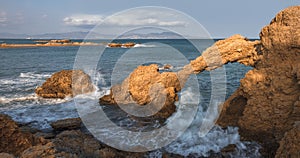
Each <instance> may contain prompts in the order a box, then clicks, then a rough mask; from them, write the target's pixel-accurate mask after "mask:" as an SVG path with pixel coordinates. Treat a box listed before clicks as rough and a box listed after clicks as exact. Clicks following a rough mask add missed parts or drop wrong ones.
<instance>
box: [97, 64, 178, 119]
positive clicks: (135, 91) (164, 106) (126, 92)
mask: <svg viewBox="0 0 300 158" xmlns="http://www.w3.org/2000/svg"><path fill="white" fill-rule="evenodd" d="M178 89H180V83H179V80H178V79H177V75H176V73H173V72H163V73H160V72H159V69H158V65H156V64H151V65H149V66H138V67H137V68H136V69H135V70H134V71H133V72H132V73H131V74H130V75H129V77H128V78H126V79H125V80H124V81H123V82H122V83H121V84H118V85H114V86H113V87H112V88H111V91H110V94H108V95H105V96H103V97H101V98H100V104H102V105H103V104H119V105H122V106H130V105H136V106H146V105H148V107H149V108H148V110H149V111H156V112H157V113H156V114H155V116H154V118H163V119H165V118H168V117H169V116H170V115H172V113H174V112H175V109H176V106H175V105H174V102H175V101H176V100H178V96H177V94H176V92H177V91H178ZM153 113H155V112H153Z"/></svg>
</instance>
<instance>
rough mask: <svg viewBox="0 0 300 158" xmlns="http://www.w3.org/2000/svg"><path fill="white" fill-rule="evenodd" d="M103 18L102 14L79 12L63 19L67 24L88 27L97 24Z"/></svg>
mask: <svg viewBox="0 0 300 158" xmlns="http://www.w3.org/2000/svg"><path fill="white" fill-rule="evenodd" d="M103 18H104V17H103V16H101V15H88V14H77V15H73V16H69V17H65V18H64V20H63V21H64V23H65V24H66V25H71V26H78V27H86V26H95V25H97V24H98V23H100V22H102V21H103Z"/></svg>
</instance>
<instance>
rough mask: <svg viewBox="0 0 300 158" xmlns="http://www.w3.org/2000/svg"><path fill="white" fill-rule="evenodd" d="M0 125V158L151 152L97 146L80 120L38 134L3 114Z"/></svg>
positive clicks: (126, 157) (131, 156) (217, 156)
mask: <svg viewBox="0 0 300 158" xmlns="http://www.w3.org/2000/svg"><path fill="white" fill-rule="evenodd" d="M0 121H1V123H2V125H1V126H0V130H1V133H0V134H1V144H0V157H3V158H16V157H20V158H37V157H47V158H56V157H65V158H81V157H95V158H96V157H104V158H115V157H120V158H140V157H149V156H150V155H151V152H137V153H135V152H126V151H121V150H118V149H115V148H112V147H109V146H107V145H105V144H103V143H101V142H100V141H98V140H97V139H96V138H94V137H93V136H92V135H91V134H90V133H89V132H88V130H87V129H86V128H85V127H84V125H83V123H82V122H81V119H80V118H71V119H65V120H59V121H56V122H53V123H51V126H52V130H51V131H40V130H38V129H34V128H31V127H29V126H27V125H22V124H18V123H16V122H15V121H13V120H12V119H11V118H10V117H9V116H7V115H3V114H0ZM161 152H162V157H164V158H183V157H184V156H181V155H176V154H173V153H168V152H166V151H161ZM234 152H236V147H235V146H234V145H228V146H226V147H224V148H223V149H222V150H221V151H220V152H219V153H214V152H213V151H211V153H210V155H211V157H214V158H223V157H226V156H229V155H230V154H231V153H234Z"/></svg>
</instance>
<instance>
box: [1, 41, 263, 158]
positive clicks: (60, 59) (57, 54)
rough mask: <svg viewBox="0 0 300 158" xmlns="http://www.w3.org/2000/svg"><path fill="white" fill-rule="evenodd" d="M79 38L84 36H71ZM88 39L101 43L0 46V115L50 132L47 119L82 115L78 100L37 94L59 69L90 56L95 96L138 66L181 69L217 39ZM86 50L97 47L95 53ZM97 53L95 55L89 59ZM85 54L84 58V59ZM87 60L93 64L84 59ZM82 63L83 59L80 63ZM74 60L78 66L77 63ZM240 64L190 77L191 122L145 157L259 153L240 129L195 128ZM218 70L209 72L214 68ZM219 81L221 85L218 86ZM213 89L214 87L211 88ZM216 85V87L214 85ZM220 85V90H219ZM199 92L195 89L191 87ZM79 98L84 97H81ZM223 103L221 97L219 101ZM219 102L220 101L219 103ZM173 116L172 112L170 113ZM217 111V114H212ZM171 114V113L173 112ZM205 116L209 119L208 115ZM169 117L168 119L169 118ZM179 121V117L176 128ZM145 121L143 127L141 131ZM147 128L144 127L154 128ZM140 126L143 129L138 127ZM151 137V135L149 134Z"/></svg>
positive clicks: (234, 79)
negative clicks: (227, 151)
mask: <svg viewBox="0 0 300 158" xmlns="http://www.w3.org/2000/svg"><path fill="white" fill-rule="evenodd" d="M35 41H36V40H34V39H0V44H1V43H8V44H9V43H13V44H18V43H20V44H27V43H35ZM73 41H74V42H81V41H83V40H73ZM88 41H89V42H97V43H101V45H100V46H81V47H79V46H63V47H26V48H0V113H3V114H7V115H9V116H11V117H12V118H13V119H14V120H15V121H17V122H20V123H22V124H27V125H29V126H31V127H33V128H37V129H40V130H45V131H47V130H50V129H51V126H50V123H51V122H54V121H57V120H61V119H65V118H76V117H79V116H81V115H80V114H79V112H78V108H77V106H76V105H75V104H76V99H74V98H65V99H44V98H40V97H38V96H37V95H36V94H35V92H34V91H35V89H36V88H37V87H38V86H41V85H42V84H43V83H44V82H45V80H46V79H47V78H49V77H50V76H51V75H52V74H53V73H55V72H58V71H60V70H70V69H74V68H76V69H77V68H80V66H78V63H79V62H81V60H89V59H93V62H94V61H95V60H96V61H97V62H96V64H94V65H93V66H92V69H91V71H89V70H88V69H87V68H86V67H84V68H83V70H84V71H86V73H88V74H89V75H92V79H93V83H94V86H95V87H96V89H97V90H96V92H94V93H93V96H94V97H95V96H96V98H100V97H101V96H103V95H105V94H108V93H109V89H110V87H111V85H113V84H116V83H120V82H121V81H122V80H124V79H125V78H126V76H128V75H129V74H130V72H131V71H133V70H134V68H136V67H137V66H138V65H149V64H153V63H154V64H158V65H159V70H160V71H161V72H164V71H173V72H176V71H179V70H180V69H182V67H183V66H184V65H185V64H187V63H188V62H189V61H191V60H193V59H195V58H196V57H198V56H200V55H201V52H203V51H204V50H205V49H206V48H207V47H209V46H211V45H212V44H213V43H214V42H215V41H217V39H215V40H211V39H210V40H206V39H193V40H186V39H118V40H114V41H111V40H88ZM109 42H117V43H126V42H134V43H136V45H135V46H134V47H133V48H109V47H107V46H106V44H107V43H109ZM89 50H90V51H95V50H99V51H100V52H97V53H94V54H93V53H89ZM93 55H95V57H91V56H93ZM85 56H86V57H89V58H84V57H85ZM85 62H86V63H93V62H89V61H85ZM82 63H83V62H82ZM76 64H77V65H76ZM166 64H170V65H172V66H171V68H170V69H164V65H166ZM79 65H80V64H79ZM251 69H252V68H251V67H247V66H244V65H241V64H238V63H229V64H227V65H225V66H223V67H222V68H220V69H217V70H213V71H211V72H209V71H203V72H201V73H200V74H195V75H193V76H194V78H193V79H192V81H194V82H192V84H194V85H193V86H192V87H193V91H189V89H188V88H186V89H185V90H184V94H183V93H182V94H181V95H182V96H183V95H186V94H187V95H188V96H193V95H194V96H195V95H197V98H199V99H198V102H197V106H196V107H197V109H198V110H196V111H195V116H194V117H193V120H192V121H191V123H190V124H189V126H188V127H187V129H186V130H185V131H184V132H183V133H182V134H181V135H180V136H179V137H178V138H177V139H175V140H173V141H172V142H170V143H169V144H166V145H164V146H163V147H160V148H158V149H155V150H153V151H151V152H150V154H149V155H148V157H162V153H163V151H167V152H169V153H174V154H179V155H182V156H190V157H200V156H203V157H209V156H210V154H211V153H218V152H221V149H222V148H223V147H225V146H228V145H229V144H235V145H236V148H237V151H235V152H234V153H231V155H230V157H253V158H254V157H260V154H259V149H260V146H259V145H258V144H257V143H255V142H246V141H241V140H240V135H239V133H238V127H227V128H221V127H219V126H217V125H214V126H212V127H211V128H210V129H209V131H208V133H206V134H205V135H199V128H200V127H199V126H200V125H201V124H202V123H203V120H204V118H205V116H206V113H207V112H208V109H209V108H208V107H209V106H210V104H211V103H212V102H214V100H213V99H214V98H215V97H214V93H215V92H214V91H223V93H221V94H224V99H226V98H228V97H229V96H230V95H231V94H232V93H233V92H234V91H235V90H236V89H237V88H238V87H239V85H240V80H241V79H242V78H243V77H244V76H245V74H246V72H248V71H249V70H251ZM214 71H215V72H218V71H219V72H221V73H217V75H216V74H212V73H213V72H214ZM218 74H219V75H222V76H221V78H223V79H222V83H217V85H216V84H215V83H214V82H215V78H216V76H217V77H218ZM218 84H222V85H220V86H218ZM213 87H217V88H216V89H213ZM218 87H219V89H218ZM220 87H222V88H220ZM195 90H196V91H197V93H193V92H194V91H195ZM80 97H81V99H82V98H84V96H80ZM223 101H224V100H223ZM223 101H222V100H220V101H219V102H220V103H221V102H223ZM180 104H184V105H185V106H188V104H189V102H188V101H185V99H182V100H181V102H179V103H177V104H176V106H177V108H178V109H179V108H184V106H183V107H182V106H180ZM97 106H99V107H100V108H103V109H105V110H104V112H105V113H106V115H112V117H110V118H112V119H113V122H114V123H115V124H116V125H119V126H124V127H125V126H128V127H127V129H128V128H131V127H132V126H134V128H135V130H136V131H138V130H139V128H140V127H139V126H138V125H134V123H132V122H130V121H131V120H130V119H128V115H123V113H124V111H123V112H120V111H122V110H120V109H116V108H110V107H109V106H106V105H98V104H97ZM174 115H175V114H174ZM212 115H215V114H212ZM171 117H172V116H171ZM208 119H209V118H208ZM167 121H170V120H167ZM180 123H182V122H181V121H178V125H176V121H175V126H180ZM144 126H145V125H143V127H141V128H143V129H145V127H144ZM146 126H152V128H161V127H162V126H164V124H159V123H149V124H146ZM152 128H148V130H150V129H152ZM143 129H141V132H142V130H143ZM149 139H151V138H149Z"/></svg>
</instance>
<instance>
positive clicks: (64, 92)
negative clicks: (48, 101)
mask: <svg viewBox="0 0 300 158" xmlns="http://www.w3.org/2000/svg"><path fill="white" fill-rule="evenodd" d="M94 90H95V88H94V86H93V84H92V82H91V79H90V77H89V76H88V75H87V74H85V73H84V72H83V71H82V70H62V71H59V72H56V73H54V74H53V75H52V76H51V77H50V78H49V79H47V80H46V82H45V83H43V85H42V86H41V87H38V88H37V89H36V90H35V93H36V94H37V95H38V96H41V97H44V98H65V97H67V96H71V97H73V96H75V95H78V94H84V93H89V92H93V91H94Z"/></svg>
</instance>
